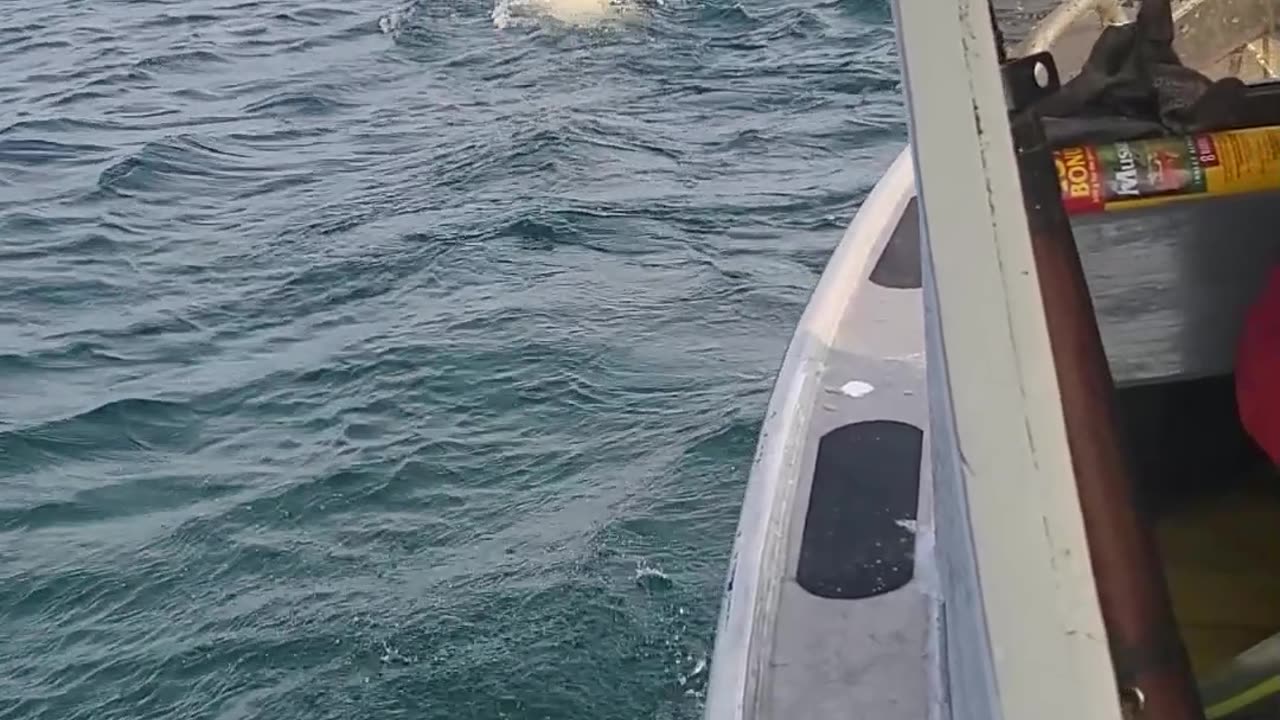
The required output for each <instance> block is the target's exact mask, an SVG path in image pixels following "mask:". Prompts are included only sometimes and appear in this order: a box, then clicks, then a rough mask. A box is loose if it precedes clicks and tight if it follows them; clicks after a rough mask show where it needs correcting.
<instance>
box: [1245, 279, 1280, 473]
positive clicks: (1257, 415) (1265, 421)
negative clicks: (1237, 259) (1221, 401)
mask: <svg viewBox="0 0 1280 720" xmlns="http://www.w3.org/2000/svg"><path fill="white" fill-rule="evenodd" d="M1236 405H1237V406H1238V407H1239V409H1240V420H1241V422H1243V423H1244V429H1245V430H1246V431H1247V432H1248V433H1249V436H1250V437H1252V438H1253V441H1254V442H1255V443H1257V444H1258V446H1259V447H1261V448H1262V449H1263V451H1265V452H1266V453H1267V456H1268V457H1270V458H1271V462H1273V463H1275V464H1277V465H1280V267H1275V268H1272V269H1271V272H1270V274H1269V275H1268V276H1267V284H1266V287H1265V288H1263V290H1262V294H1261V295H1259V296H1258V299H1257V300H1255V301H1254V303H1253V305H1252V306H1251V307H1250V308H1249V312H1248V314H1247V315H1246V316H1245V321H1244V332H1243V334H1242V335H1241V337H1240V346H1239V348H1238V350H1237V353H1236Z"/></svg>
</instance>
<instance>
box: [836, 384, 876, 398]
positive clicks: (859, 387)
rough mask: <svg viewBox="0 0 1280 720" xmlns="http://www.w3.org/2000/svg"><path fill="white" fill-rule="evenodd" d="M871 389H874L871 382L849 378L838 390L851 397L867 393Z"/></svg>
mask: <svg viewBox="0 0 1280 720" xmlns="http://www.w3.org/2000/svg"><path fill="white" fill-rule="evenodd" d="M872 390H875V387H874V386H872V384H871V383H869V382H863V381H861V380H850V381H849V382H847V383H845V384H843V385H841V386H840V392H842V393H844V394H845V395H848V396H849V397H851V398H860V397H862V396H864V395H867V394H869V393H870V392H871V391H872Z"/></svg>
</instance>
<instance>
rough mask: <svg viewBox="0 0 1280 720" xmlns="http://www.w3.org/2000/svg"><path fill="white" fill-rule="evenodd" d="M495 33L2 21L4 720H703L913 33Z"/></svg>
mask: <svg viewBox="0 0 1280 720" xmlns="http://www.w3.org/2000/svg"><path fill="white" fill-rule="evenodd" d="M491 1H492V0H465V1H460V0H426V1H424V2H419V3H416V4H400V5H397V4H395V3H396V0H346V1H344V2H336V1H334V0H273V1H270V2H267V1H264V0H150V1H143V0H132V1H130V0H31V1H30V2H18V1H17V0H2V1H0V718H2V719H3V720H19V719H26V718H40V719H48V720H74V719H79V718H83V719H92V720H111V719H116V718H120V719H126V718H127V719H135V718H165V719H170V718H175V719H176V718H219V719H225V720H231V719H233V718H271V719H273V720H320V719H322V718H428V719H435V718H440V719H449V720H455V719H456V720H466V719H470V718H476V719H481V718H483V719H494V718H529V719H531V720H533V719H541V718H554V719H559V718H570V719H576V718H581V719H583V720H588V719H590V720H602V719H607V718H622V719H627V720H630V719H633V718H644V719H654V720H666V719H671V718H680V719H691V718H696V717H698V715H699V712H700V703H701V693H702V691H703V685H704V681H705V677H706V666H707V662H708V658H709V653H710V649H711V643H712V633H713V630H714V621H715V617H716V613H717V606H718V603H719V599H720V590H721V585H722V582H723V578H724V573H725V570H726V567H725V564H726V559H727V556H728V552H729V548H730V545H731V543H732V538H733V532H734V527H735V523H736V520H737V514H738V503H739V500H740V498H741V495H742V491H743V488H744V483H745V481H746V472H747V469H748V465H749V462H750V457H751V454H752V451H753V448H754V444H755V439H756V437H755V436H756V431H757V428H758V425H759V422H760V420H761V418H762V415H763V412H764V407H765V403H766V401H767V397H768V391H769V389H770V387H771V384H772V379H773V378H772V376H773V373H774V371H775V370H776V368H777V366H778V363H779V362H780V360H781V357H782V352H783V350H784V348H785V345H786V342H787V340H788V339H789V335H790V333H791V330H792V327H793V324H794V322H795V320H796V319H797V318H798V316H799V314H800V311H801V309H802V307H803V304H804V302H805V300H806V299H807V296H808V294H809V292H810V290H811V288H812V287H813V285H814V283H815V282H816V280H817V276H818V273H819V272H820V270H821V267H822V265H823V263H824V262H825V260H826V258H827V256H828V254H829V252H830V250H831V249H832V248H833V247H834V245H835V243H836V242H837V240H838V239H839V236H840V233H841V231H842V229H843V227H844V226H845V224H846V223H847V222H848V221H849V219H850V218H851V217H852V215H853V213H854V211H855V209H856V208H857V206H858V203H859V202H860V200H861V199H862V198H863V197H864V196H865V194H866V193H867V191H868V190H869V189H870V188H871V186H872V185H873V183H874V182H875V180H876V178H877V177H878V175H879V174H880V172H881V171H883V170H884V168H886V167H887V166H888V164H889V162H890V161H891V159H892V157H893V155H894V154H895V153H896V152H897V150H898V149H899V147H900V144H901V143H902V142H903V140H904V137H905V127H904V123H903V120H902V107H901V102H900V100H899V96H898V80H897V66H896V60H895V52H894V45H893V43H894V38H893V32H892V29H891V26H890V17H889V9H888V5H887V4H886V2H885V1H884V0H782V1H781V2H779V1H777V0H740V1H739V2H735V1H734V0H666V1H665V2H663V3H650V4H646V5H637V6H632V7H631V8H630V9H629V10H626V11H625V12H623V13H621V15H622V17H620V18H613V19H606V20H605V21H604V22H599V21H592V22H586V21H582V22H581V23H580V24H577V25H575V24H572V23H570V24H566V23H564V22H561V21H557V20H556V19H554V17H551V16H552V15H560V16H563V15H564V12H563V10H564V8H560V9H559V10H556V8H546V7H543V8H541V9H539V7H538V6H537V5H536V1H537V0H525V1H524V2H523V3H521V1H520V0H503V1H502V2H500V4H499V6H498V7H497V8H496V12H495V6H494V5H492V4H489V3H490V2H491ZM549 1H554V0H549ZM568 1H569V0H565V2H568ZM578 4H579V5H581V4H582V2H581V0H579V2H578ZM553 11H554V12H553Z"/></svg>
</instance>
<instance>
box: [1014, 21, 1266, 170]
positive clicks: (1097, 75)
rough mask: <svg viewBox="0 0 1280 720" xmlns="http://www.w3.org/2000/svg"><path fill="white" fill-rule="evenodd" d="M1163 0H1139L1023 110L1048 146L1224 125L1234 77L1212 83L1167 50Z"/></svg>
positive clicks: (1237, 92)
mask: <svg viewBox="0 0 1280 720" xmlns="http://www.w3.org/2000/svg"><path fill="white" fill-rule="evenodd" d="M1173 38H1174V26H1173V11H1172V8H1171V6H1170V0H1145V1H1144V2H1143V3H1142V8H1141V9H1140V10H1139V11H1138V17H1137V20H1136V21H1135V22H1132V23H1128V24H1125V25H1112V26H1108V27H1107V28H1105V29H1104V30H1103V31H1102V34H1101V35H1099V37H1098V39H1097V41H1096V42H1095V43H1094V45H1093V48H1092V50H1090V52H1089V58H1088V59H1087V60H1086V61H1085V63H1084V66H1083V68H1082V69H1081V71H1080V74H1079V75H1077V76H1076V77H1074V78H1072V79H1071V80H1069V81H1068V82H1066V83H1064V84H1063V85H1062V87H1061V88H1059V89H1058V91H1057V92H1055V93H1054V94H1053V95H1050V96H1049V97H1046V98H1044V99H1042V100H1040V101H1039V102H1038V103H1035V104H1034V105H1032V106H1031V107H1030V108H1029V111H1030V112H1035V113H1038V114H1039V115H1040V116H1041V118H1042V119H1043V121H1044V128H1045V134H1046V135H1047V136H1048V139H1049V142H1050V144H1051V145H1053V146H1055V147H1062V146H1064V145H1076V144H1097V143H1106V142H1113V141H1116V140H1133V139H1140V138H1148V137H1159V136H1164V135H1186V134H1189V133H1195V132H1203V131H1206V130H1211V129H1219V128H1223V127H1227V126H1230V125H1231V124H1232V122H1233V118H1234V117H1235V115H1236V114H1237V112H1238V111H1237V108H1239V106H1240V102H1241V99H1242V97H1243V94H1244V87H1245V86H1244V83H1242V82H1241V81H1240V80H1239V79H1238V78H1224V79H1222V80H1218V81H1216V82H1215V81H1211V80H1209V78H1207V77H1205V76H1204V75H1202V74H1200V73H1199V72H1197V71H1195V70H1193V69H1192V68H1189V67H1187V66H1185V65H1183V64H1182V62H1181V61H1180V60H1179V59H1178V55H1177V53H1175V52H1174V50H1173Z"/></svg>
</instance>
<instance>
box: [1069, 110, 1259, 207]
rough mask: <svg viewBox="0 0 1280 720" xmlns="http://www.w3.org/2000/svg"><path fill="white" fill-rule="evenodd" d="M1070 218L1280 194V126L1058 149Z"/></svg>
mask: <svg viewBox="0 0 1280 720" xmlns="http://www.w3.org/2000/svg"><path fill="white" fill-rule="evenodd" d="M1053 159H1054V163H1055V164H1056V165H1057V170H1058V183H1059V185H1060V186H1061V187H1062V202H1063V205H1065V206H1066V209H1067V213H1068V214H1071V215H1082V214H1087V213H1096V212H1109V211H1113V210H1126V209H1131V208H1139V207H1149V206H1152V205H1161V204H1165V203H1169V202H1176V201H1179V200H1190V199H1196V198H1207V197H1221V196H1224V195H1238V194H1242V193H1249V192H1257V191H1260V190H1280V126H1267V127H1259V128H1249V129H1246V130H1228V131H1223V132H1212V133H1199V134H1196V135H1188V136H1183V137H1162V138H1150V139H1147V140H1128V141H1120V142H1113V143H1106V144H1102V145H1084V146H1076V147H1066V148H1061V149H1059V150H1055V151H1054V153H1053Z"/></svg>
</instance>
